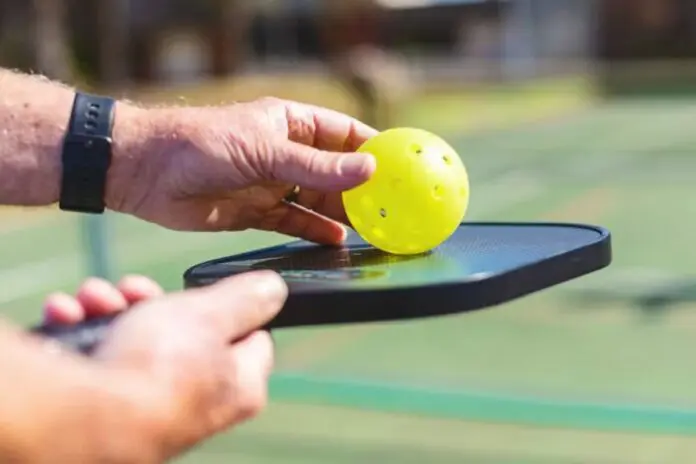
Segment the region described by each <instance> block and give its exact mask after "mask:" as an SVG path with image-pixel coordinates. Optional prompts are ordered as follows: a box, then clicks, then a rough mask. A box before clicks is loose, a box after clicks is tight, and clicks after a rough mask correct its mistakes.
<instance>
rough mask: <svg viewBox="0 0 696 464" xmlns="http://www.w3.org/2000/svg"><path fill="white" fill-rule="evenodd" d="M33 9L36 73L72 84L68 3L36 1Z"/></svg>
mask: <svg viewBox="0 0 696 464" xmlns="http://www.w3.org/2000/svg"><path fill="white" fill-rule="evenodd" d="M33 7H34V14H35V23H34V24H35V28H34V31H35V42H34V47H35V52H36V68H37V71H38V72H41V73H43V74H45V75H47V76H49V77H51V78H53V79H59V80H62V81H71V80H72V79H73V77H74V76H73V72H72V68H71V58H70V49H69V47H68V41H67V32H66V30H65V19H66V9H65V3H64V2H63V1H62V0H33Z"/></svg>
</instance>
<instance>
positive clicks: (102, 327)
mask: <svg viewBox="0 0 696 464" xmlns="http://www.w3.org/2000/svg"><path fill="white" fill-rule="evenodd" d="M117 317H118V314H111V315H108V316H102V317H97V318H94V319H89V320H87V321H84V322H81V323H79V324H74V325H61V324H44V325H41V326H37V327H34V328H32V329H31V333H33V334H34V335H39V336H42V337H46V338H49V339H51V340H54V341H56V342H58V343H59V344H60V345H63V346H65V347H66V348H68V349H70V350H73V351H76V352H78V353H82V354H85V355H90V354H91V353H92V352H93V351H94V349H95V348H96V347H97V346H98V345H99V344H100V343H101V342H102V341H103V340H104V338H105V337H106V333H107V332H108V330H109V327H110V325H111V323H112V322H113V321H114V320H115V319H116V318H117Z"/></svg>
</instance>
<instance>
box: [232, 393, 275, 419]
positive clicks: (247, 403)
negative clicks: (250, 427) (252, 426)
mask: <svg viewBox="0 0 696 464" xmlns="http://www.w3.org/2000/svg"><path fill="white" fill-rule="evenodd" d="M267 403H268V394H267V391H266V388H249V389H247V390H246V391H245V392H244V393H243V395H240V397H239V403H238V405H237V419H238V420H239V421H246V420H249V419H253V418H255V417H257V416H258V415H259V414H261V413H262V412H263V411H264V409H266V405H267Z"/></svg>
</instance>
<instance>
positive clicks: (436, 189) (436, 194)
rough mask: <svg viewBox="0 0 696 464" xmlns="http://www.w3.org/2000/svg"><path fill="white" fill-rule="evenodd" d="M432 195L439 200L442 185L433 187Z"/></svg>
mask: <svg viewBox="0 0 696 464" xmlns="http://www.w3.org/2000/svg"><path fill="white" fill-rule="evenodd" d="M433 197H434V198H435V199H436V200H439V199H440V198H441V197H442V187H440V186H439V185H436V186H435V187H433Z"/></svg>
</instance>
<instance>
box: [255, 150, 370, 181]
mask: <svg viewBox="0 0 696 464" xmlns="http://www.w3.org/2000/svg"><path fill="white" fill-rule="evenodd" d="M271 158H272V159H271V160H270V161H271V162H270V163H268V165H267V166H264V167H263V170H264V171H265V172H264V174H265V175H267V176H268V177H269V178H272V179H275V180H279V181H282V182H286V183H289V184H295V185H300V186H302V187H305V188H310V189H314V190H321V191H324V192H328V191H343V190H348V189H351V188H353V187H357V186H358V185H360V184H362V183H363V182H365V181H367V180H368V179H369V178H370V177H371V176H372V174H373V173H374V171H375V169H376V167H377V164H376V162H375V159H374V157H373V156H372V155H370V154H369V153H356V152H347V153H341V152H331V151H324V150H319V149H317V148H313V147H310V146H307V145H302V144H299V143H295V142H291V141H288V142H287V143H284V144H282V145H281V146H280V147H279V148H278V149H277V150H276V152H275V154H274V156H272V157H271Z"/></svg>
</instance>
